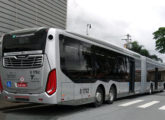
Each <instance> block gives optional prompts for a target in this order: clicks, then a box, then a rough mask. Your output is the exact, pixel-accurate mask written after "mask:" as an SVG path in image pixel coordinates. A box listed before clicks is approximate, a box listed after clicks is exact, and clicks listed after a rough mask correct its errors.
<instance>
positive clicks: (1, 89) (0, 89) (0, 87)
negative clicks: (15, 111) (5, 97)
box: [0, 77, 3, 92]
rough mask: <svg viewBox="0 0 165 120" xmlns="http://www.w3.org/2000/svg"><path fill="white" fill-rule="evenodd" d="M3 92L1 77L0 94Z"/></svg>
mask: <svg viewBox="0 0 165 120" xmlns="http://www.w3.org/2000/svg"><path fill="white" fill-rule="evenodd" d="M2 91H3V87H2V81H1V77H0V92H2Z"/></svg>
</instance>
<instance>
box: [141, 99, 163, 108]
mask: <svg viewBox="0 0 165 120" xmlns="http://www.w3.org/2000/svg"><path fill="white" fill-rule="evenodd" d="M159 102H160V101H152V102H149V103H146V104H144V105H140V106H138V108H147V107H150V106H152V105H154V104H157V103H159Z"/></svg>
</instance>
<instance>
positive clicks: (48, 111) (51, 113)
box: [0, 93, 164, 120]
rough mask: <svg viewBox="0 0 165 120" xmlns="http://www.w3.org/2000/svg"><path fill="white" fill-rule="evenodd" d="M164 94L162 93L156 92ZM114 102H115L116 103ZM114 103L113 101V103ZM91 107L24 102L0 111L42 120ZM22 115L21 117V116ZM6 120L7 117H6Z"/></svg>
mask: <svg viewBox="0 0 165 120" xmlns="http://www.w3.org/2000/svg"><path fill="white" fill-rule="evenodd" d="M159 94H162V95H163V94H164V93H158V95H159ZM153 95H157V93H154V94H153ZM144 96H146V94H145V95H136V96H130V97H125V98H120V99H118V100H117V102H120V101H122V100H126V99H136V98H140V97H144ZM117 102H116V103H117ZM114 104H115V103H114ZM106 105H107V104H104V105H103V106H102V107H104V106H106ZM91 109H93V107H91V105H90V104H87V105H80V106H59V105H45V104H26V105H19V106H14V107H7V108H1V109H0V112H1V113H3V114H7V115H11V116H10V117H9V118H11V117H13V115H15V116H20V118H21V119H22V118H23V117H27V116H31V118H32V116H35V117H36V118H35V119H34V120H37V119H40V118H42V119H43V120H45V119H47V120H49V119H50V118H52V117H53V118H56V119H57V118H58V117H59V116H60V117H61V116H67V115H70V114H75V113H79V112H83V111H87V110H91ZM21 116H22V117H21ZM7 120H8V119H7Z"/></svg>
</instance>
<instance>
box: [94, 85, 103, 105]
mask: <svg viewBox="0 0 165 120" xmlns="http://www.w3.org/2000/svg"><path fill="white" fill-rule="evenodd" d="M103 98H104V97H103V90H102V89H101V87H98V88H97V90H96V94H95V102H94V106H95V107H98V106H101V105H102V103H103Z"/></svg>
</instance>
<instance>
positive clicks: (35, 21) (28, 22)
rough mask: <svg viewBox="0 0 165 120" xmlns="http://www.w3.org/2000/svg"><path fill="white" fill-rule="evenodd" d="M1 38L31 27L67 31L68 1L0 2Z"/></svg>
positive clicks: (2, 0)
mask: <svg viewBox="0 0 165 120" xmlns="http://www.w3.org/2000/svg"><path fill="white" fill-rule="evenodd" d="M0 15H1V16H0V36H2V34H3V33H7V32H10V31H13V30H17V29H22V28H31V27H39V26H43V27H56V28H61V29H66V17H67V0H0Z"/></svg>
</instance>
